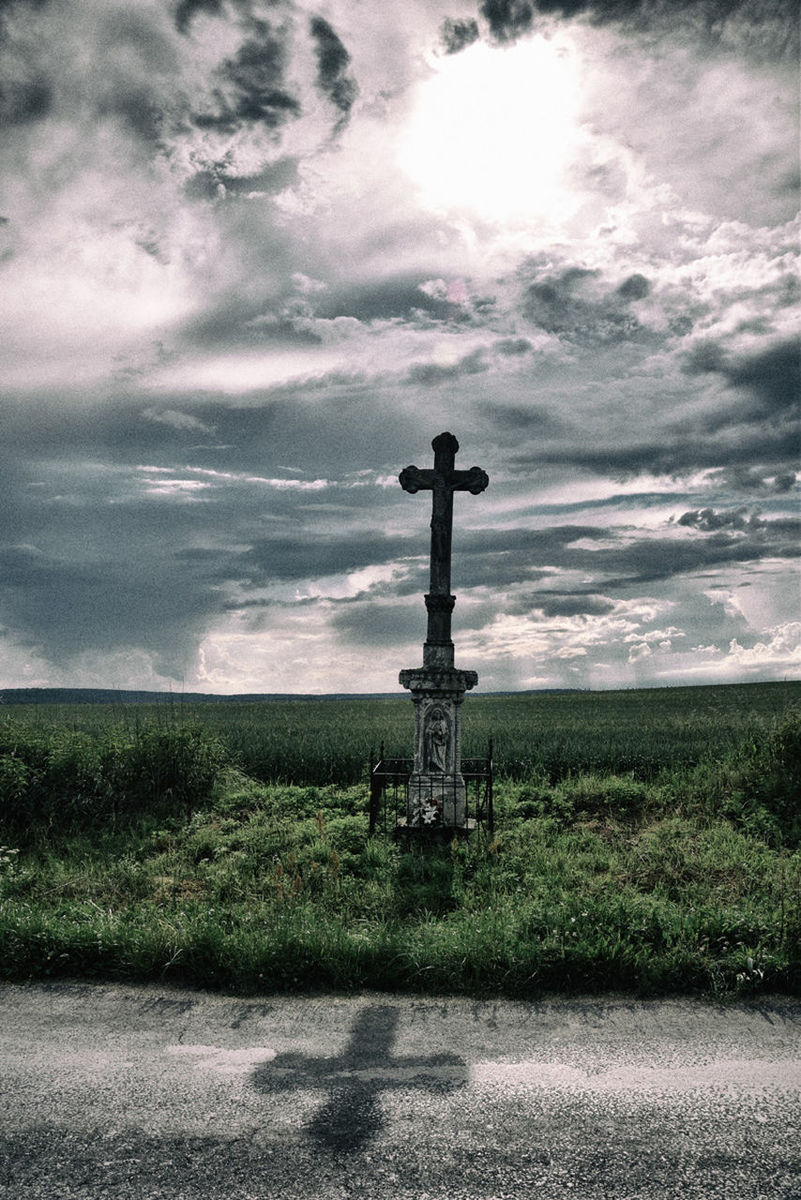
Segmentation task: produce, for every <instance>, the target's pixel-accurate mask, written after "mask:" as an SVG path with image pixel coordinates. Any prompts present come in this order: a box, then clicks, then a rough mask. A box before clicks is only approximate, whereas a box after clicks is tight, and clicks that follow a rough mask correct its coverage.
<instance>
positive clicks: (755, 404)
mask: <svg viewBox="0 0 801 1200" xmlns="http://www.w3.org/2000/svg"><path fill="white" fill-rule="evenodd" d="M685 370H686V371H687V372H688V373H689V374H701V373H703V374H718V375H721V376H722V377H723V378H724V379H725V380H726V382H727V384H728V385H729V387H731V388H732V389H736V390H737V392H738V393H739V395H738V396H737V398H736V399H735V401H734V403H733V404H729V405H727V406H726V408H725V409H724V410H722V411H721V412H719V413H716V414H712V415H711V416H710V417H708V418H707V421H706V423H705V428H706V429H707V430H709V431H710V432H716V431H717V430H720V429H723V428H724V427H726V426H731V425H733V424H735V423H739V422H746V423H754V422H757V421H763V420H765V421H769V422H770V421H772V422H777V421H781V420H782V419H785V420H787V421H789V422H793V421H796V422H797V419H798V417H799V399H800V398H801V343H799V342H798V341H796V340H789V341H783V342H777V343H775V344H774V345H771V346H768V347H767V348H766V349H764V350H759V351H757V352H756V353H754V354H750V355H746V356H742V357H740V358H738V359H735V360H734V361H729V359H728V358H727V356H726V354H725V353H724V351H723V349H722V347H721V346H719V345H718V344H717V343H715V342H702V343H700V344H699V345H698V346H696V347H695V349H694V350H693V351H692V353H691V355H690V356H689V358H688V361H687V363H686V365H685ZM799 448H801V442H799Z"/></svg>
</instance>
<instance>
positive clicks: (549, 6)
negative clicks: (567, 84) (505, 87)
mask: <svg viewBox="0 0 801 1200" xmlns="http://www.w3.org/2000/svg"><path fill="white" fill-rule="evenodd" d="M478 11H479V14H480V15H481V16H482V17H483V18H484V20H485V21H486V22H487V24H488V26H489V33H490V36H491V37H492V38H494V39H495V40H496V41H499V42H510V41H514V40H515V39H517V38H519V37H522V36H524V35H525V34H527V33H529V32H531V30H532V29H533V28H534V27H535V23H536V19H537V17H538V16H545V17H549V16H555V17H563V18H565V19H567V20H569V19H570V18H571V17H577V16H586V17H587V18H588V19H589V20H590V21H592V22H593V23H594V24H597V25H607V24H622V25H624V26H628V27H630V28H633V29H643V30H645V29H650V28H654V27H658V28H663V29H672V30H674V31H675V30H677V29H686V30H689V31H690V32H692V33H694V34H695V35H696V36H697V37H698V38H699V39H701V40H703V41H706V42H708V43H710V44H717V43H719V42H721V41H734V42H735V43H743V42H744V43H745V47H746V48H747V49H749V50H750V51H751V52H752V53H755V54H757V55H758V56H759V57H762V58H770V57H775V56H776V55H782V54H795V53H797V38H798V7H797V4H796V2H795V0H763V2H762V3H754V0H670V3H664V0H481V3H480V4H479V6H478Z"/></svg>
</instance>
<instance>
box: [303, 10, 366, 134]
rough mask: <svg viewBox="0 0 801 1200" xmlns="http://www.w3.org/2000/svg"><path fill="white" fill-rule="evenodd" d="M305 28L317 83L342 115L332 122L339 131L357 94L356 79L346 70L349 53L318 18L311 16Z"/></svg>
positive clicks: (321, 19) (330, 29) (328, 27)
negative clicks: (313, 55) (310, 39)
mask: <svg viewBox="0 0 801 1200" xmlns="http://www.w3.org/2000/svg"><path fill="white" fill-rule="evenodd" d="M309 29H310V31H311V35H312V37H313V38H314V41H315V43H316V47H315V49H316V54H317V86H318V88H319V89H320V91H321V92H322V93H323V95H325V96H327V97H328V99H329V100H330V101H331V103H332V104H333V105H334V107H335V108H338V109H339V111H340V113H341V114H342V116H341V117H340V119H339V121H338V122H337V125H336V128H337V130H339V129H341V128H343V127H344V125H345V124H346V122H347V119H348V117H349V115H350V110H351V109H352V107H353V105H354V102H355V100H356V97H357V96H358V94H359V87H358V84H357V83H356V80H355V79H354V78H353V76H352V75H350V74H349V73H348V64H349V63H350V55H349V54H348V52H347V50H346V49H345V47H344V45H343V44H342V42H341V41H340V39H339V37H338V36H337V34H336V33H335V32H334V30H333V29H332V27H331V26H330V25H329V23H328V22H327V21H325V20H323V18H322V17H312V19H311V21H310V23H309Z"/></svg>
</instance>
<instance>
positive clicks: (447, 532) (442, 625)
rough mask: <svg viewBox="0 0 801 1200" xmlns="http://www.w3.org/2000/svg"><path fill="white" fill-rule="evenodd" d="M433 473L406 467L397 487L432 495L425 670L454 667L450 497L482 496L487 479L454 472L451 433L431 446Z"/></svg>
mask: <svg viewBox="0 0 801 1200" xmlns="http://www.w3.org/2000/svg"><path fill="white" fill-rule="evenodd" d="M431 445H432V448H433V450H434V468H433V470H430V469H425V470H420V468H419V467H406V468H405V469H404V470H403V471H401V473H400V476H399V479H400V485H401V487H402V488H403V490H404V491H405V492H411V493H412V494H414V493H415V492H420V491H430V492H433V504H432V515H431V575H430V584H429V591H428V594H427V595H426V598H425V600H426V608H427V610H428V633H427V635H426V643H425V647H424V649H423V662H424V664H425V665H426V666H428V665H432V666H441V667H448V666H451V667H452V666H453V642H452V641H451V613H452V612H453V606H454V604H455V603H456V597H455V596H452V595H451V539H452V535H453V493H454V492H470V493H471V494H472V495H473V496H477V495H478V494H479V492H483V491H484V489H485V487H486V486H487V484H488V483H489V478H488V476H487V473H486V471H482V469H481V468H480V467H471V468H470V470H469V471H457V470H456V469H455V467H454V463H455V459H456V452H457V450H458V449H459V443H458V442H457V440H456V438H455V437H454V436H453V434H452V433H441V434H440V435H439V436H438V437H435V438H434V440H433V442H432V443H431Z"/></svg>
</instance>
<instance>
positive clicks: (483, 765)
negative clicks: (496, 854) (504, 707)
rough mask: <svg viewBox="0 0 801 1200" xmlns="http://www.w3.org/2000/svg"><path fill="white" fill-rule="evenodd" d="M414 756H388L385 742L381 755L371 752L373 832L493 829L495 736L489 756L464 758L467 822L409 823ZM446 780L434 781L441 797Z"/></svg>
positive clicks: (463, 771) (398, 833)
mask: <svg viewBox="0 0 801 1200" xmlns="http://www.w3.org/2000/svg"><path fill="white" fill-rule="evenodd" d="M412 765H413V760H412V759H411V758H385V757H384V746H383V743H382V744H381V749H380V751H379V754H378V758H377V759H376V758H375V755H374V754H373V753H371V754H370V836H371V837H372V836H373V835H374V834H377V833H382V834H384V835H387V834H389V835H391V836H393V837H397V836H400V835H402V834H404V833H408V834H411V833H427V832H429V830H430V831H431V832H432V833H434V834H436V833H440V835H441V834H448V835H450V834H453V833H454V832H456V833H465V832H468V833H469V832H470V831H472V830H473V829H476V828H479V829H484V830H486V832H487V833H490V834H491V833H493V832H494V830H495V814H494V811H493V804H492V740H490V743H489V746H488V748H487V756H486V758H466V759H463V760H462V772H461V774H462V779H463V780H464V784H465V812H464V825H458V826H442V825H440V826H436V825H425V824H420V825H408V824H407V811H408V802H409V779H410V778H411V775H412ZM443 783H444V780H443V781H442V782H441V781H439V780H437V781H436V785H434V783H433V782H432V792H433V790H434V787H435V786H436V793H437V797H438V798H441V797H442V786H443Z"/></svg>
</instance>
